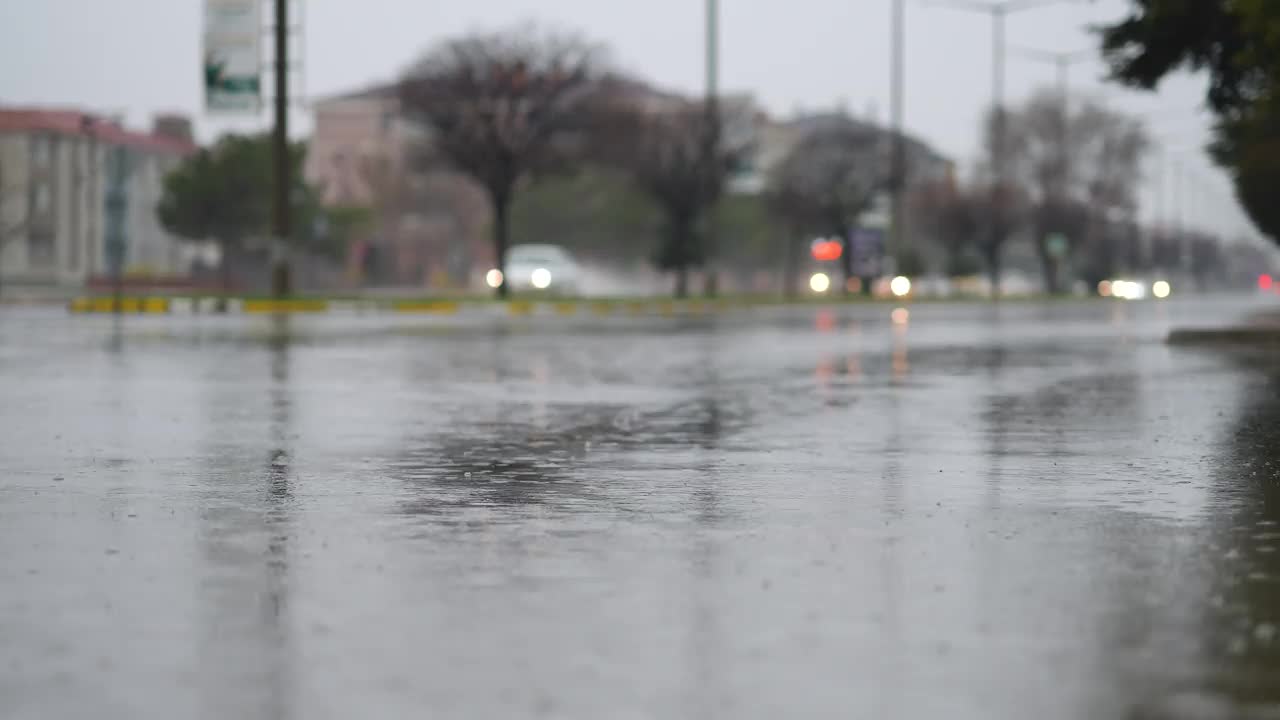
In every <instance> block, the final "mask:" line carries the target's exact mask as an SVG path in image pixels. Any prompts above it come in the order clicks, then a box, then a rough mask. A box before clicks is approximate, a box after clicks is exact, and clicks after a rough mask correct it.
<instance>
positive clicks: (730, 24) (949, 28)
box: [0, 0, 1243, 232]
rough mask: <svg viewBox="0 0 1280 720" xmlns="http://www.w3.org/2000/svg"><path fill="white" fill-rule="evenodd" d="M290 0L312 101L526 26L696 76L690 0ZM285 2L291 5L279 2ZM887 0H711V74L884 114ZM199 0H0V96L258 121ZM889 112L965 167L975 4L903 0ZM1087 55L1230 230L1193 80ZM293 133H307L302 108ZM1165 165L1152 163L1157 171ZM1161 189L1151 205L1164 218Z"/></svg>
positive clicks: (695, 3)
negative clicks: (715, 69) (437, 48)
mask: <svg viewBox="0 0 1280 720" xmlns="http://www.w3.org/2000/svg"><path fill="white" fill-rule="evenodd" d="M301 1H302V2H305V4H306V7H305V13H304V17H303V20H304V23H305V52H304V55H303V64H304V71H305V76H304V77H303V78H302V79H301V82H302V88H301V89H302V92H303V93H304V94H305V95H306V96H307V97H311V98H317V97H324V96H326V95H332V94H336V93H341V92H344V91H347V90H351V89H354V88H358V87H360V86H362V85H367V84H370V83H374V82H378V81H383V80H387V79H390V78H392V77H394V76H395V75H396V74H397V73H398V72H399V71H400V70H401V69H403V68H404V67H405V65H406V64H407V63H409V62H410V61H411V60H412V59H414V58H415V57H416V56H417V55H419V54H420V53H421V52H422V51H424V50H425V49H426V48H428V47H430V46H431V44H432V43H433V42H435V41H437V40H439V39H441V38H444V37H448V36H451V35H455V34H458V33H463V32H466V31H468V30H474V29H492V28H501V27H506V26H510V25H513V24H516V23H519V22H522V21H527V20H533V21H536V22H538V23H540V24H542V25H545V26H549V27H565V28H571V29H575V30H578V31H581V32H583V33H584V34H586V35H587V36H589V37H591V38H593V39H595V40H597V41H599V42H601V43H604V44H606V45H607V46H608V47H610V48H611V50H612V54H613V62H614V63H615V64H617V65H618V66H620V67H622V68H625V69H628V70H631V71H633V72H636V73H639V74H641V75H644V76H646V77H647V78H649V79H651V80H652V81H654V82H656V83H658V84H661V85H663V86H668V87H672V88H676V89H681V90H686V91H689V92H698V91H700V89H701V87H702V82H703V66H702V61H703V44H702V43H703V25H702V22H703V13H702V3H701V2H699V0H632V1H629V2H628V1H624V0H464V1H463V2H458V1H456V0H454V1H451V2H445V1H444V0H301ZM295 4H296V3H295ZM1127 4H1128V0H1096V2H1093V3H1083V4H1076V5H1071V4H1064V5H1061V6H1051V7H1047V8H1043V9H1037V10H1031V11H1027V12H1022V13H1018V14H1015V15H1012V16H1010V18H1009V21H1008V31H1007V32H1008V35H1007V37H1008V43H1009V45H1010V46H1021V47H1028V48H1036V49H1041V50H1047V51H1055V52H1057V51H1076V50H1082V49H1087V48H1091V47H1095V46H1096V44H1097V43H1096V40H1095V39H1094V38H1093V37H1092V36H1091V34H1090V33H1089V31H1088V29H1087V27H1088V26H1089V25H1091V24H1098V23H1103V22H1106V21H1108V20H1112V19H1114V18H1117V17H1119V16H1121V15H1122V14H1123V13H1124V11H1125V8H1126V6H1127ZM890 5H891V2H890V0H721V6H722V15H723V20H722V48H723V55H722V63H721V68H722V81H721V85H722V87H723V88H724V89H725V90H726V91H749V92H752V93H754V94H755V96H756V97H757V98H758V100H759V101H760V102H761V104H762V105H763V106H764V107H765V108H766V109H767V110H768V111H770V112H771V113H774V114H777V115H784V116H785V115H789V114H791V113H793V112H794V111H797V110H805V111H812V110H821V109H832V108H836V107H839V106H843V107H846V108H848V109H849V110H850V111H851V112H853V113H855V114H858V115H868V114H872V115H875V116H877V117H878V118H879V119H880V120H887V118H888V108H889V64H888V60H889V52H890V37H889V11H890ZM201 7H202V2H201V0H112V1H111V2H106V1H104V0H0V104H20V105H33V104H35V105H53V106H62V107H80V108H86V109H93V110H97V111H104V112H122V113H124V114H125V115H126V117H127V118H128V120H129V122H130V123H132V124H135V125H145V124H147V123H149V121H150V117H151V115H152V114H153V113H155V112H157V111H180V112H184V113H187V114H190V115H192V116H193V117H195V118H196V121H197V125H198V127H199V132H200V135H201V137H202V138H204V139H208V138H211V137H213V136H215V135H216V134H217V133H218V132H221V131H223V130H225V129H228V128H231V127H234V128H238V129H245V128H251V127H266V124H267V120H268V119H267V117H266V116H265V115H264V116H263V117H262V118H261V119H257V120H251V121H247V122H245V121H241V122H238V123H227V122H225V121H217V120H213V119H210V118H207V117H204V116H203V110H202V107H201V96H200V77H201V76H200V30H201V28H200V23H201V16H202V10H201ZM906 58H907V70H906V80H907V83H906V85H907V93H906V124H907V127H908V129H909V130H910V131H912V132H913V133H915V134H917V135H919V136H920V137H922V138H923V139H925V140H926V141H928V142H930V143H932V144H934V145H935V146H936V147H938V148H939V149H940V150H941V151H942V152H944V153H945V154H947V155H950V156H952V157H954V158H956V159H957V160H959V161H960V162H961V163H962V165H967V162H968V160H969V159H971V158H972V157H973V155H974V153H975V147H976V141H977V137H978V121H979V118H980V115H981V113H982V111H983V108H984V107H985V106H987V105H988V104H989V103H990V99H991V74H992V73H991V67H992V66H991V58H992V40H991V20H990V17H989V16H988V15H982V14H976V13H968V12H960V11H956V10H952V9H948V8H945V7H939V6H938V4H937V3H935V2H930V0H907V50H906ZM1102 71H1103V68H1102V66H1101V64H1100V63H1099V62H1098V61H1097V60H1095V59H1092V58H1090V59H1088V60H1086V61H1084V62H1080V63H1078V64H1075V65H1074V66H1073V67H1072V68H1071V75H1070V77H1071V84H1072V89H1073V92H1078V93H1091V94H1095V95H1099V96H1100V97H1104V98H1105V99H1106V100H1107V102H1108V103H1110V104H1111V105H1112V106H1114V107H1116V108H1118V109H1122V110H1124V111H1127V112H1131V113H1134V114H1138V115H1142V116H1143V117H1144V118H1145V119H1146V120H1147V121H1148V123H1149V127H1150V131H1151V134H1152V135H1153V136H1155V137H1156V138H1157V139H1158V140H1160V141H1161V146H1162V147H1163V148H1164V149H1165V151H1166V152H1165V155H1166V156H1167V157H1169V158H1171V160H1170V161H1169V162H1168V163H1167V165H1168V166H1169V167H1171V168H1172V167H1174V166H1175V165H1178V164H1181V165H1183V166H1185V168H1186V169H1185V171H1184V177H1185V180H1184V182H1183V183H1182V188H1183V190H1182V202H1181V207H1182V211H1183V213H1184V218H1185V219H1186V220H1187V221H1188V222H1197V221H1198V222H1200V223H1202V224H1213V225H1215V226H1217V227H1218V229H1220V230H1222V231H1224V232H1238V231H1239V230H1240V229H1241V228H1242V226H1243V220H1242V216H1241V215H1240V213H1239V211H1238V210H1237V209H1236V207H1235V203H1234V202H1233V201H1232V200H1231V194H1230V190H1229V187H1228V184H1227V182H1226V180H1225V178H1224V177H1223V176H1222V174H1221V173H1220V172H1218V171H1217V170H1216V169H1214V168H1213V167H1212V166H1211V165H1210V164H1209V163H1208V162H1207V161H1206V160H1205V159H1204V157H1203V153H1202V152H1200V148H1201V146H1203V144H1204V140H1205V138H1206V137H1207V128H1208V125H1209V117H1208V115H1207V114H1206V113H1205V112H1204V110H1203V94H1204V80H1203V78H1197V77H1190V76H1184V77H1177V78H1173V79H1171V80H1170V81H1168V82H1166V83H1165V84H1164V86H1162V87H1161V88H1160V91H1159V92H1158V93H1154V94H1152V93H1143V94H1140V93H1131V92H1127V91H1124V90H1120V89H1117V88H1115V87H1114V86H1109V85H1105V84H1104V83H1102V81H1101V75H1102ZM1007 77H1008V84H1007V87H1008V100H1009V102H1017V101H1019V100H1021V99H1025V98H1026V97H1027V96H1028V95H1029V94H1030V93H1031V92H1032V91H1034V90H1035V89H1036V88H1037V87H1040V86H1043V85H1049V84H1052V83H1053V82H1054V81H1055V77H1056V76H1055V71H1054V68H1053V67H1052V66H1051V65H1049V64H1047V63H1043V62H1035V61H1031V60H1027V59H1024V58H1022V57H1020V56H1018V55H1016V54H1011V55H1010V56H1009V60H1008V75H1007ZM298 127H299V129H300V131H305V130H306V128H307V127H308V125H307V122H306V120H305V111H303V112H302V117H300V118H299V123H298ZM1158 164H1159V163H1158V162H1155V161H1153V163H1152V166H1153V167H1152V169H1151V172H1150V173H1149V175H1150V179H1149V182H1148V183H1147V187H1146V189H1145V190H1144V193H1143V195H1144V216H1146V217H1148V218H1150V217H1153V216H1155V215H1156V214H1158V212H1159V209H1160V204H1159V203H1158V202H1157V199H1156V198H1157V195H1158V185H1159V183H1158V178H1159V177H1160V175H1161V173H1160V172H1157V171H1156V166H1157V165H1158ZM1172 175H1173V173H1172V172H1169V173H1167V174H1166V177H1168V178H1171V177H1172ZM1174 186H1175V183H1174V182H1172V180H1171V179H1170V181H1169V182H1168V183H1167V189H1166V191H1165V193H1164V197H1165V201H1164V203H1163V207H1164V208H1165V211H1164V213H1163V215H1164V216H1166V217H1172V212H1173V210H1172V208H1173V207H1174V205H1175V202H1174V200H1175V198H1176V196H1177V195H1176V193H1175V190H1174Z"/></svg>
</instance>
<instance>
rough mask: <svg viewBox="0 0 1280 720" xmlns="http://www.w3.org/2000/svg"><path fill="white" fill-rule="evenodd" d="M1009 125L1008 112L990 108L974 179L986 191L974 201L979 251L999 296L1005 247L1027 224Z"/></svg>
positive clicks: (1026, 209) (1025, 206)
mask: <svg viewBox="0 0 1280 720" xmlns="http://www.w3.org/2000/svg"><path fill="white" fill-rule="evenodd" d="M1007 128H1008V113H1007V112H1005V111H999V112H997V111H996V110H990V111H988V113H987V117H986V120H985V123H984V125H983V135H982V140H983V142H982V160H981V162H980V163H979V165H978V172H977V179H976V181H975V182H976V184H977V185H978V186H980V187H982V188H985V192H982V193H981V194H980V195H977V196H975V201H976V202H979V203H980V204H981V207H982V211H981V216H982V219H983V220H982V227H981V230H980V231H979V232H978V242H977V246H978V252H979V254H981V255H982V260H983V262H984V263H985V264H986V267H987V277H988V278H989V279H990V282H991V293H992V296H993V297H996V298H998V297H999V296H1000V279H1001V274H1002V273H1003V270H1004V246H1005V245H1007V244H1008V242H1009V238H1011V237H1013V235H1014V234H1015V233H1017V231H1018V230H1019V229H1020V228H1021V227H1022V226H1023V225H1024V224H1025V223H1026V219H1027V212H1028V202H1029V200H1028V197H1027V192H1026V191H1025V190H1024V189H1023V188H1024V185H1023V183H1021V182H1019V181H1018V180H1016V179H1013V178H1012V177H1011V174H1010V173H1009V172H1008V171H1007V165H1008V158H1009V156H1010V154H1011V150H1013V151H1016V150H1017V146H1016V145H1014V143H1012V142H1011V138H1010V136H1009V132H1008V130H1007ZM1013 140H1016V138H1013ZM1011 145H1013V147H1012V148H1011ZM998 158H1003V160H1004V162H1003V164H999V163H998V162H997V159H998ZM997 167H1001V168H1003V171H1002V172H997V170H996V168H997Z"/></svg>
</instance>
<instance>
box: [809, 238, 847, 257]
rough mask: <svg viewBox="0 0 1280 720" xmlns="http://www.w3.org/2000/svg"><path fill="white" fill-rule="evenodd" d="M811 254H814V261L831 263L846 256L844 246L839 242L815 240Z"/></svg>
mask: <svg viewBox="0 0 1280 720" xmlns="http://www.w3.org/2000/svg"><path fill="white" fill-rule="evenodd" d="M810 252H812V253H813V259H814V260H817V261H818V262H830V261H831V260H839V259H840V256H841V255H843V254H844V245H842V244H841V243H840V241H839V240H814V241H813V247H812V248H811V249H810Z"/></svg>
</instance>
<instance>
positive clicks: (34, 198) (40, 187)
mask: <svg viewBox="0 0 1280 720" xmlns="http://www.w3.org/2000/svg"><path fill="white" fill-rule="evenodd" d="M52 209H53V193H52V192H51V191H50V189H49V183H47V182H38V183H33V184H32V185H31V214H32V215H36V216H39V217H45V216H47V215H48V214H49V212H50V211H51V210H52Z"/></svg>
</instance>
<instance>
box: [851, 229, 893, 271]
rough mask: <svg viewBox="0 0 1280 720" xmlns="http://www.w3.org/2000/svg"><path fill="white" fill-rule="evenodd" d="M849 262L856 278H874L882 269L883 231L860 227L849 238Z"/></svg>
mask: <svg viewBox="0 0 1280 720" xmlns="http://www.w3.org/2000/svg"><path fill="white" fill-rule="evenodd" d="M849 240H850V242H849V249H850V260H851V264H852V266H853V274H854V275H856V276H857V277H863V278H867V277H875V276H876V275H879V274H880V273H881V271H882V270H883V269H884V267H883V266H884V231H883V230H880V229H878V228H868V227H865V226H864V227H860V228H858V229H857V230H854V231H853V233H852V235H851V236H850V238H849Z"/></svg>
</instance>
